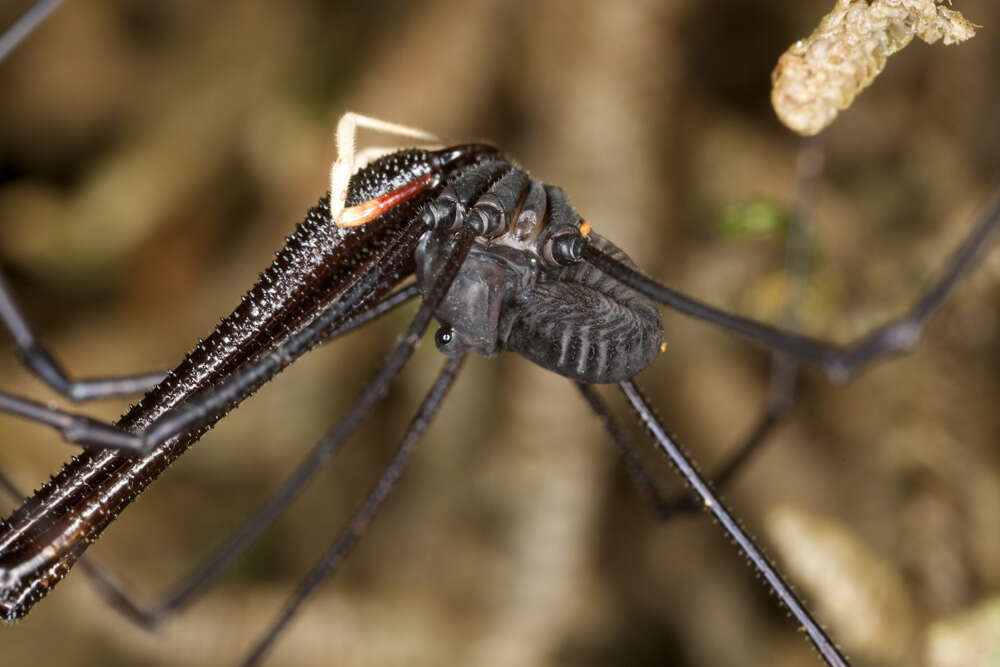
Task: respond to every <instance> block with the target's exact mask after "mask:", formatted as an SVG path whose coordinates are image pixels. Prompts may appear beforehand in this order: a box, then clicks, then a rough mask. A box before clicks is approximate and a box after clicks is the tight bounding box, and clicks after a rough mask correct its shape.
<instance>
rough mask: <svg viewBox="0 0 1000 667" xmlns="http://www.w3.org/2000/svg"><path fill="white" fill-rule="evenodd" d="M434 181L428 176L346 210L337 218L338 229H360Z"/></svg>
mask: <svg viewBox="0 0 1000 667" xmlns="http://www.w3.org/2000/svg"><path fill="white" fill-rule="evenodd" d="M433 179H434V176H433V175H432V174H427V175H425V176H421V177H420V178H418V179H417V180H415V181H411V182H409V183H407V184H406V185H403V186H401V187H398V188H396V189H395V190H393V191H392V192H388V193H386V194H384V195H382V196H381V197H376V198H374V199H369V200H368V201H364V202H361V203H360V204H358V205H356V206H351V207H349V208H345V209H344V210H343V211H341V212H340V214H339V215H338V216H337V220H336V224H337V226H338V227H360V226H361V225H363V224H365V223H366V222H371V221H372V220H374V219H375V218H377V217H378V216H380V215H382V214H383V213H385V212H386V211H388V210H389V209H391V208H395V207H396V206H399V205H400V204H402V203H403V202H404V201H406V200H407V199H409V198H410V197H412V196H413V195H415V194H417V193H418V192H423V191H424V190H426V189H427V187H428V186H429V185H430V183H431V181H432V180H433Z"/></svg>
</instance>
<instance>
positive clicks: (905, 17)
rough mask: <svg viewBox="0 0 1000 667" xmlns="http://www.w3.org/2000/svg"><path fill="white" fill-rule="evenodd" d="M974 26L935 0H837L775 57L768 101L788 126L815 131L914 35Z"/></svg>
mask: <svg viewBox="0 0 1000 667" xmlns="http://www.w3.org/2000/svg"><path fill="white" fill-rule="evenodd" d="M976 27H978V26H975V25H974V24H972V23H970V22H969V21H967V20H966V19H965V18H964V17H963V16H962V15H961V14H960V13H959V12H958V11H956V10H954V9H950V8H948V7H942V6H941V5H940V4H938V2H937V1H936V0H872V1H871V2H868V1H867V0H837V5H836V7H834V8H833V11H831V12H830V13H829V14H827V15H826V16H824V17H823V20H822V21H820V24H819V26H818V27H817V28H816V30H814V31H813V33H812V34H811V35H809V37H807V38H806V39H800V40H799V41H797V42H795V43H794V44H792V46H791V47H789V49H788V50H787V51H785V53H784V54H782V56H781V58H779V59H778V65H777V67H775V68H774V72H772V74H771V82H772V85H773V89H772V90H771V103H772V104H773V105H774V110H775V111H776V112H777V114H778V118H780V119H781V122H783V123H784V124H785V125H787V126H788V127H789V128H791V129H792V130H794V131H796V132H798V133H799V134H802V135H812V134H816V133H817V132H819V131H820V130H822V129H823V128H824V127H826V126H827V125H829V124H830V123H831V122H833V119H834V118H835V117H836V116H837V112H839V111H840V110H842V109H846V108H847V107H848V106H850V105H851V102H853V101H854V98H855V97H857V95H858V93H860V92H861V91H862V90H863V89H864V88H865V87H866V86H868V85H869V84H870V83H871V82H872V81H873V80H874V79H875V77H876V76H878V74H879V72H881V71H882V68H883V67H885V60H886V58H888V57H889V56H891V55H892V54H893V53H895V52H896V51H899V50H900V49H902V48H903V47H904V46H906V45H907V44H909V43H910V40H912V39H913V36H914V35H916V36H917V37H919V38H920V39H922V40H924V41H925V42H927V43H928V44H932V43H934V42H936V41H938V40H939V39H943V40H944V43H945V44H956V43H958V42H963V41H965V40H967V39H969V38H970V37H972V36H973V35H975V28H976Z"/></svg>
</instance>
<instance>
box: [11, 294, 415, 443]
mask: <svg viewBox="0 0 1000 667" xmlns="http://www.w3.org/2000/svg"><path fill="white" fill-rule="evenodd" d="M0 280H2V279H0ZM3 287H4V286H3V284H2V282H0V315H2V314H3V305H4V301H3V297H4V296H5V295H6V296H9V294H5V293H4V292H3ZM418 294H419V288H418V287H417V286H416V285H409V286H407V287H404V288H402V289H401V290H399V291H397V292H395V293H394V294H392V295H390V296H388V297H386V298H385V299H383V300H382V301H380V302H378V303H377V304H375V305H374V306H372V307H371V308H369V309H367V310H364V311H361V312H359V313H358V314H357V315H355V316H354V317H352V318H351V319H350V320H348V321H347V322H345V323H344V324H343V325H342V326H340V327H338V328H336V329H334V330H333V331H331V332H330V333H329V334H326V335H325V337H324V339H323V342H328V341H331V340H333V339H335V338H338V337H339V336H342V335H344V334H346V333H349V332H351V331H354V330H355V329H357V328H359V327H362V326H364V325H365V324H367V323H368V322H371V321H372V320H374V319H376V318H378V317H380V316H382V315H384V314H385V313H387V312H389V311H391V310H393V309H394V308H396V307H398V306H400V305H402V304H403V303H405V302H406V301H408V300H410V299H412V298H414V297H416V296H417V295H418ZM21 324H23V318H22V320H21ZM25 330H26V329H25ZM15 335H17V334H15ZM29 335H30V332H29ZM155 377H156V381H157V382H159V380H160V379H162V377H163V373H158V374H156V376H155ZM153 384H154V385H155V383H153ZM112 395H115V394H112ZM0 413H7V414H10V415H14V416H17V417H23V418H24V419H28V420H30V421H34V422H37V423H39V424H43V425H45V426H49V427H51V428H53V429H55V430H56V431H58V432H59V434H60V436H61V437H62V439H63V440H65V441H66V442H69V443H79V444H85V445H98V446H102V447H112V448H116V449H123V450H127V451H139V452H140V453H143V449H142V448H143V447H147V448H151V447H152V446H155V444H159V443H154V444H153V445H144V444H143V443H144V442H145V439H144V438H143V437H142V436H136V435H134V434H132V433H129V432H127V431H123V430H121V429H119V428H118V427H116V426H114V425H112V424H107V423H105V422H102V421H98V420H96V419H93V418H92V417H88V416H87V415H83V414H77V413H73V412H67V411H65V410H58V409H55V408H52V407H49V406H47V405H44V404H42V403H39V402H37V401H32V400H30V399H26V398H21V397H19V396H15V395H13V394H9V393H6V392H0ZM178 432H179V431H178ZM173 435H176V433H173V434H169V433H168V434H166V435H163V436H160V437H161V438H162V441H166V440H167V439H169V438H170V437H173ZM162 441H161V442H162Z"/></svg>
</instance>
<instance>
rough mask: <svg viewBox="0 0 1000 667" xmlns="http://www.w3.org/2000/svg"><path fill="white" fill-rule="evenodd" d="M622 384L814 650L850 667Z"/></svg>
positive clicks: (635, 392)
mask: <svg viewBox="0 0 1000 667" xmlns="http://www.w3.org/2000/svg"><path fill="white" fill-rule="evenodd" d="M618 384H619V387H620V388H621V390H622V393H623V394H624V395H625V398H626V399H627V400H628V402H629V404H630V405H631V406H632V409H633V410H635V412H636V414H637V415H638V416H639V418H640V419H641V420H642V422H643V424H644V425H645V426H646V430H647V431H648V432H649V434H650V435H651V436H652V438H653V440H654V441H655V442H656V444H657V445H658V446H659V447H660V449H662V450H663V452H664V453H665V454H666V455H667V457H668V458H669V459H670V462H671V463H673V465H674V466H675V467H676V468H677V470H678V471H679V472H680V474H681V475H682V476H683V477H684V480H685V482H687V483H688V484H689V485H690V486H691V488H692V490H693V491H694V492H695V493H696V494H697V495H698V498H699V499H700V500H701V503H702V505H703V506H704V507H705V509H706V510H708V511H709V512H711V513H712V515H713V516H714V517H715V519H716V520H717V521H718V522H719V523H720V524H722V526H723V528H724V529H725V531H726V532H727V533H728V534H729V537H730V538H732V540H733V541H734V542H735V543H736V545H737V546H738V547H739V548H740V551H742V552H743V555H744V556H746V557H747V559H748V560H749V561H750V563H751V564H752V565H753V567H754V569H755V570H757V572H758V574H760V575H761V576H763V577H764V579H765V580H766V581H767V583H768V585H769V586H770V588H771V590H772V591H774V593H775V595H777V596H778V599H779V600H781V602H782V604H784V605H785V607H786V608H787V609H788V611H790V612H791V613H792V615H793V616H794V617H795V620H796V622H798V624H799V626H800V627H802V629H804V630H805V632H806V634H807V635H808V636H809V639H810V641H811V642H812V643H813V646H815V647H816V650H817V651H819V654H820V655H821V656H823V659H824V660H825V661H826V663H827V664H828V665H830V666H831V667H842V666H843V667H846V665H847V664H848V663H847V659H846V658H844V656H843V655H841V653H840V651H839V650H838V649H837V647H836V645H835V644H834V643H833V641H831V640H830V638H829V637H827V635H826V633H825V632H824V631H823V628H822V627H820V625H819V623H817V622H816V621H815V619H813V617H812V615H810V613H809V611H808V610H807V609H806V607H805V605H803V604H802V602H801V601H800V600H799V599H798V597H796V595H795V593H793V592H792V589H791V588H790V587H789V586H788V584H787V583H785V580H784V579H782V577H781V575H780V574H778V571H777V570H776V569H775V568H774V566H773V565H771V563H770V561H768V560H767V557H766V556H764V554H763V553H762V552H761V551H760V549H758V548H757V545H755V544H754V542H753V540H752V539H750V537H749V536H748V535H747V534H746V533H745V532H744V531H743V529H742V528H741V527H740V524H739V522H737V521H736V519H735V518H733V515H732V513H731V512H730V511H729V510H728V509H727V508H726V506H725V505H723V504H722V502H721V501H720V500H719V498H718V497H717V496H716V495H715V493H713V491H712V490H711V488H710V487H709V486H708V484H707V483H706V482H705V480H704V479H703V478H702V477H701V475H700V474H698V471H697V470H696V469H695V467H694V464H692V463H691V461H690V459H688V457H687V456H686V455H685V454H684V452H683V451H681V448H680V447H678V446H677V443H675V442H674V440H673V438H671V437H670V435H669V434H668V433H667V430H666V429H665V428H664V426H663V424H662V423H661V422H660V420H659V418H658V417H657V416H656V413H655V412H654V410H653V409H652V407H650V405H649V403H648V401H647V400H646V399H645V397H644V396H643V395H642V393H641V392H640V391H639V389H638V387H636V385H635V384H634V383H633V382H632V381H631V380H626V381H624V382H620V383H618Z"/></svg>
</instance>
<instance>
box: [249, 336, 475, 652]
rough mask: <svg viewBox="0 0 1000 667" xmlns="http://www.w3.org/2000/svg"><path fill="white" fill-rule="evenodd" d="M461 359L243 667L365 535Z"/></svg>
mask: <svg viewBox="0 0 1000 667" xmlns="http://www.w3.org/2000/svg"><path fill="white" fill-rule="evenodd" d="M464 357H465V355H464V353H459V354H458V356H456V357H454V358H452V359H449V360H448V361H447V363H445V366H444V368H443V369H442V370H441V374H440V375H438V378H437V380H436V381H435V383H434V386H432V387H431V390H430V391H429V392H428V393H427V396H426V397H424V401H423V403H422V404H421V405H420V409H419V410H418V411H417V414H416V415H415V416H414V417H413V421H411V422H410V425H409V427H408V428H407V430H406V434H405V435H404V436H403V440H402V441H401V442H400V444H399V449H398V450H397V451H396V455H395V456H394V457H393V459H392V461H391V462H390V463H389V465H388V467H386V469H385V472H383V473H382V476H381V477H380V478H379V480H378V482H377V483H376V484H375V487H374V488H373V489H372V490H371V491H370V492H369V493H368V496H367V497H365V501H364V503H363V504H362V505H361V508H360V509H359V510H358V512H357V513H356V514H355V515H354V518H352V519H351V522H350V523H349V524H347V527H346V528H344V530H343V531H342V532H341V533H340V535H339V536H337V539H336V540H335V541H334V543H333V544H332V545H331V546H330V548H329V550H327V552H326V554H324V555H323V558H322V559H320V561H319V563H317V564H316V566H315V567H314V568H313V569H312V571H311V572H310V573H309V574H308V576H306V578H305V579H304V580H303V581H302V583H301V584H300V585H299V588H298V589H297V590H296V591H295V593H294V594H293V595H292V597H291V598H290V599H289V600H288V602H287V603H286V604H285V608H284V609H283V610H282V611H281V614H280V615H279V616H278V618H277V619H275V621H274V623H273V624H272V625H271V627H270V628H269V629H268V631H267V633H265V634H264V635H263V636H262V637H261V638H260V640H259V641H258V642H257V644H256V645H255V646H254V648H253V650H252V651H251V652H250V654H249V655H248V656H247V658H246V660H245V661H244V663H243V664H244V665H254V664H257V663H258V662H259V661H260V659H261V658H262V657H263V656H264V654H265V653H267V651H268V649H269V648H270V647H271V646H272V645H273V644H274V641H275V640H276V639H277V638H278V636H279V635H280V634H281V632H282V630H283V629H284V628H285V627H286V626H287V625H288V622H289V621H291V619H292V617H293V616H294V615H295V612H296V611H297V610H298V609H299V607H300V606H301V605H302V603H303V602H305V601H306V599H307V598H308V597H309V596H310V595H311V594H312V593H313V591H315V590H316V588H317V587H318V586H319V585H320V584H321V583H323V581H324V580H325V579H326V578H327V577H329V576H330V575H331V574H333V572H334V571H335V570H336V569H337V567H338V566H339V565H340V563H341V562H343V560H344V558H346V557H347V554H348V553H349V552H350V550H351V548H352V547H353V546H354V544H355V542H357V541H358V539H360V538H361V536H362V534H364V531H365V529H366V528H367V527H368V524H369V523H370V522H371V520H372V518H373V517H374V516H375V513H376V512H378V510H379V507H381V506H382V503H383V502H384V501H385V499H386V498H387V497H388V495H389V492H390V491H392V487H393V485H394V484H395V483H396V481H397V480H398V479H399V477H400V475H402V473H403V469H404V468H405V467H406V464H407V463H408V462H409V459H410V455H411V454H412V453H413V449H414V447H416V444H417V442H418V441H419V440H420V438H421V437H422V436H423V434H424V431H425V430H426V429H427V427H428V426H429V425H430V423H431V421H433V419H434V416H435V415H436V414H437V410H438V408H439V407H440V405H441V402H442V401H443V400H444V398H445V396H446V395H447V393H448V390H449V389H450V388H451V386H452V384H453V383H454V381H455V378H456V376H457V375H458V371H459V370H460V369H461V366H462V361H463V360H464Z"/></svg>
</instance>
